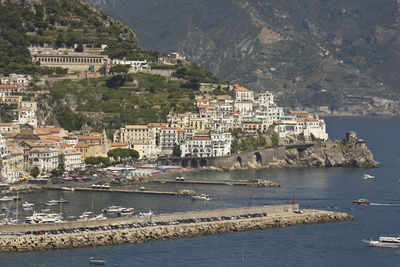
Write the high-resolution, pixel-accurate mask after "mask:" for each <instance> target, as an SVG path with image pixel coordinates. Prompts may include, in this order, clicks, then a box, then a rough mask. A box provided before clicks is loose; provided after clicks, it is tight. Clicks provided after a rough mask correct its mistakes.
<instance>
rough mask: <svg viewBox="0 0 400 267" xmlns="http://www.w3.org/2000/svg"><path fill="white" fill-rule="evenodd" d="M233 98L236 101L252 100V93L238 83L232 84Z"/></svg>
mask: <svg viewBox="0 0 400 267" xmlns="http://www.w3.org/2000/svg"><path fill="white" fill-rule="evenodd" d="M233 92H234V98H235V100H236V101H251V102H254V93H253V91H250V90H248V89H246V88H244V87H242V86H240V85H238V84H235V85H233Z"/></svg>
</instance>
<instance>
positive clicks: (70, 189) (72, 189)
mask: <svg viewBox="0 0 400 267" xmlns="http://www.w3.org/2000/svg"><path fill="white" fill-rule="evenodd" d="M61 189H62V190H65V191H72V192H74V191H75V189H74V188H72V187H61Z"/></svg>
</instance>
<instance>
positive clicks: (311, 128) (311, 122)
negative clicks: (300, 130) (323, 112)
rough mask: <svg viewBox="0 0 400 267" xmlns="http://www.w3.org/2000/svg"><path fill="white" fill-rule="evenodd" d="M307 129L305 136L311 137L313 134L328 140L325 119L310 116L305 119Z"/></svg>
mask: <svg viewBox="0 0 400 267" xmlns="http://www.w3.org/2000/svg"><path fill="white" fill-rule="evenodd" d="M304 124H305V129H304V137H306V138H308V139H311V135H313V136H314V137H315V138H318V139H322V140H327V139H328V133H327V132H326V124H325V121H324V120H323V119H316V118H309V119H306V120H304Z"/></svg>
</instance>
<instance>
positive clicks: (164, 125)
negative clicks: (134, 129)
mask: <svg viewBox="0 0 400 267" xmlns="http://www.w3.org/2000/svg"><path fill="white" fill-rule="evenodd" d="M147 126H148V127H167V126H168V123H149V124H148V125H147Z"/></svg>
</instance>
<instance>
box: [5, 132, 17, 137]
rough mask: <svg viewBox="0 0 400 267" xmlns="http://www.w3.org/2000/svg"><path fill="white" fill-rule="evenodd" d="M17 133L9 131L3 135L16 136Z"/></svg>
mask: <svg viewBox="0 0 400 267" xmlns="http://www.w3.org/2000/svg"><path fill="white" fill-rule="evenodd" d="M18 134H19V133H16V132H9V133H5V134H4V136H5V137H8V138H14V137H15V136H17V135H18Z"/></svg>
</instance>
